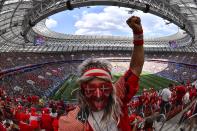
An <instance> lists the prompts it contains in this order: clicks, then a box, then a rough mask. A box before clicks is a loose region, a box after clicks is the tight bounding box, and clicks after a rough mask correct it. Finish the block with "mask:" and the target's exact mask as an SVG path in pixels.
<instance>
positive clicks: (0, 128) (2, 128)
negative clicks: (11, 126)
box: [0, 123, 6, 131]
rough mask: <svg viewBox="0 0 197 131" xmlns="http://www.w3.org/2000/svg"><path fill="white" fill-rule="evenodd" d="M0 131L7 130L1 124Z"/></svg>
mask: <svg viewBox="0 0 197 131" xmlns="http://www.w3.org/2000/svg"><path fill="white" fill-rule="evenodd" d="M0 131H6V128H5V127H3V125H2V124H1V123H0Z"/></svg>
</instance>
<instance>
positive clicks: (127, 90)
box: [115, 70, 139, 131]
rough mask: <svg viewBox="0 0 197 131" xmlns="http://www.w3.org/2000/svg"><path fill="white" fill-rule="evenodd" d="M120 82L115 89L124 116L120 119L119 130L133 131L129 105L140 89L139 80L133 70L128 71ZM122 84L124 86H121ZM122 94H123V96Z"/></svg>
mask: <svg viewBox="0 0 197 131" xmlns="http://www.w3.org/2000/svg"><path fill="white" fill-rule="evenodd" d="M119 80H120V82H119V81H118V82H119V83H118V85H116V84H115V87H116V89H117V96H119V98H120V99H121V101H122V107H121V109H122V115H121V117H120V122H119V124H118V128H120V129H121V130H123V131H131V127H130V122H129V116H128V106H127V104H128V103H129V102H130V100H131V98H132V97H133V96H134V95H135V94H136V93H137V91H138V89H139V84H138V80H139V78H138V77H137V76H136V75H135V74H133V72H132V71H131V70H128V71H127V72H126V73H125V75H124V77H123V80H121V78H120V79H119ZM121 81H122V82H121ZM121 83H122V84H124V85H121ZM120 92H122V93H123V94H122V93H120Z"/></svg>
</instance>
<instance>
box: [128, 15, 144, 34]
mask: <svg viewBox="0 0 197 131" xmlns="http://www.w3.org/2000/svg"><path fill="white" fill-rule="evenodd" d="M126 22H127V24H128V26H129V27H130V28H131V29H132V30H133V33H134V34H142V33H143V29H142V25H141V19H140V17H137V16H132V17H130V18H129V19H128V20H127V21H126Z"/></svg>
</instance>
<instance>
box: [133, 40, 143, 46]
mask: <svg viewBox="0 0 197 131" xmlns="http://www.w3.org/2000/svg"><path fill="white" fill-rule="evenodd" d="M133 44H134V45H143V44H144V40H133Z"/></svg>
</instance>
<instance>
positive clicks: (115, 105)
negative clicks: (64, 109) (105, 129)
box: [78, 58, 122, 124]
mask: <svg viewBox="0 0 197 131" xmlns="http://www.w3.org/2000/svg"><path fill="white" fill-rule="evenodd" d="M95 67H96V68H102V69H105V70H107V71H109V74H111V72H110V71H111V68H112V66H111V64H110V63H109V62H108V61H106V60H101V59H98V58H97V59H92V58H91V59H87V60H85V61H84V62H83V63H82V64H81V65H80V66H79V68H78V69H79V70H78V71H79V75H80V76H82V75H83V73H84V71H86V70H88V69H90V68H95ZM89 80H90V79H87V80H84V79H83V80H81V79H80V78H79V81H78V82H79V84H80V83H83V82H87V81H89ZM118 99H119V98H117V96H116V88H115V87H114V86H113V91H112V93H111V94H110V96H109V102H108V104H107V106H106V107H105V109H104V114H103V117H102V119H101V121H102V122H103V123H105V122H106V121H109V120H111V119H113V120H115V121H117V124H118V122H119V119H120V115H121V114H122V112H121V108H120V102H119V100H118ZM78 100H79V104H80V107H81V108H83V109H85V108H87V107H89V105H88V102H87V100H86V98H85V96H84V94H83V92H82V90H79V93H78ZM89 111H90V110H89ZM90 112H91V111H90Z"/></svg>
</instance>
